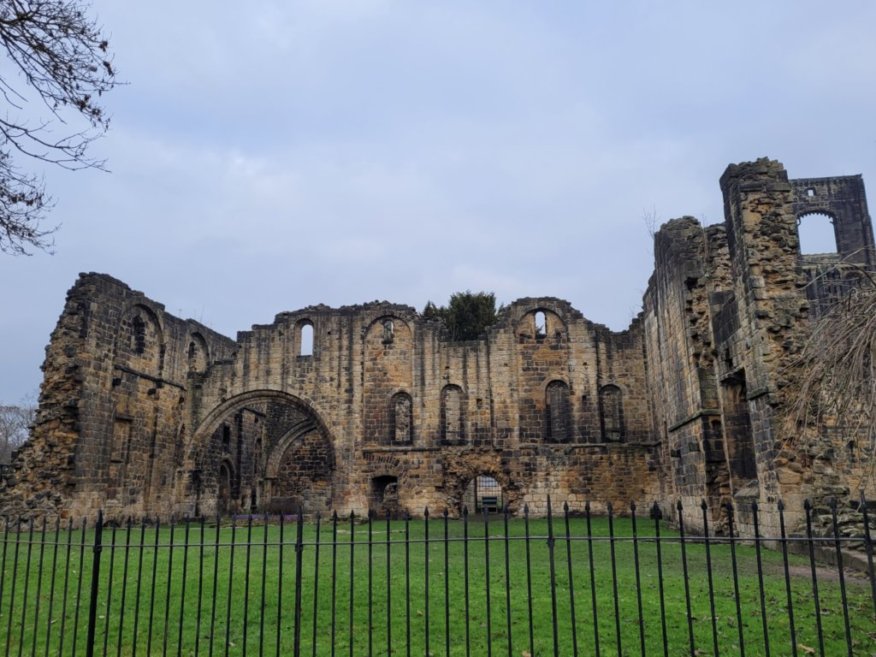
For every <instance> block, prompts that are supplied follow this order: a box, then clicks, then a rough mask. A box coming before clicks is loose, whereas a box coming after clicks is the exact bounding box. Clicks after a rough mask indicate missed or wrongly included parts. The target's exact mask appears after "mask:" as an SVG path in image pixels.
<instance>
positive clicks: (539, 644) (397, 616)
mask: <svg viewBox="0 0 876 657" xmlns="http://www.w3.org/2000/svg"><path fill="white" fill-rule="evenodd" d="M569 523H570V534H571V536H572V537H573V539H572V540H571V541H568V540H566V528H565V525H564V522H563V519H562V518H560V519H555V520H554V532H555V535H556V541H555V543H554V545H553V570H554V581H555V586H554V587H552V586H551V563H552V562H551V550H550V548H549V545H548V541H547V540H546V539H545V538H544V537H545V536H546V534H547V531H548V530H547V522H546V521H545V520H543V519H539V520H532V521H531V522H530V526H529V531H530V534H531V535H532V536H533V538H532V540H530V541H529V543H528V544H527V542H526V541H524V540H522V539H523V537H524V535H525V526H524V522H523V520H520V519H513V520H511V521H510V522H509V526H508V536H509V539H508V541H507V555H508V557H507V561H506V541H505V529H504V527H503V523H502V519H501V518H495V517H493V518H492V519H491V520H490V524H489V528H488V530H487V531H488V535H489V536H490V540H489V541H488V542H486V541H484V540H483V538H484V536H485V527H484V523H483V520H482V518H480V517H478V518H477V519H472V520H470V522H469V527H468V533H469V537H470V539H472V540H470V541H469V542H467V543H466V542H464V541H462V540H460V539H461V538H462V537H463V533H464V526H463V523H462V522H461V521H459V520H450V521H449V523H448V526H447V531H448V536H449V539H450V540H449V541H448V542H447V543H445V542H444V531H445V528H444V523H443V519H440V518H439V519H434V520H432V521H431V522H430V523H429V527H428V530H429V537H430V542H429V543H428V544H427V543H426V542H425V540H424V539H425V529H426V528H425V523H424V522H423V521H422V520H419V521H411V522H410V524H409V525H408V526H407V527H406V525H405V523H404V522H401V521H396V522H392V523H391V524H390V525H389V526H388V528H387V524H386V522H385V521H379V522H378V521H375V522H374V524H373V526H372V527H371V534H372V538H373V541H372V543H371V545H370V546H369V544H368V541H367V539H368V532H369V527H368V525H367V524H358V523H357V524H355V525H352V526H351V524H350V522H349V519H347V520H342V521H339V523H338V526H337V541H336V543H334V544H333V542H332V525H331V522H326V521H323V522H322V525H321V527H320V535H319V539H320V545H319V549H318V550H317V547H316V545H315V542H316V538H317V535H316V532H317V528H316V525H315V524H314V523H307V524H305V525H304V531H303V541H304V548H303V550H302V559H301V565H302V577H301V587H300V593H301V654H302V655H313V654H317V655H332V654H336V655H350V654H352V655H369V654H374V655H386V654H387V652H388V647H389V646H391V650H392V654H395V655H406V654H412V655H425V654H427V648H426V643H427V641H428V652H429V653H430V654H434V655H444V654H446V653H445V645H446V643H445V640H446V638H447V636H448V635H447V627H448V625H449V641H450V654H452V655H465V654H467V651H466V646H467V645H468V654H471V655H487V654H490V651H491V652H492V654H495V655H513V656H515V657H523V656H525V655H526V654H530V653H531V654H533V655H553V654H554V636H555V634H554V627H556V641H557V644H558V649H559V654H561V655H573V654H575V651H574V646H575V645H577V653H578V654H581V655H593V654H595V653H596V641H597V640H598V642H599V650H600V653H601V654H602V655H618V654H622V655H640V654H641V648H640V641H641V640H642V637H644V644H645V648H646V654H648V655H663V654H664V646H663V636H664V635H663V626H662V623H661V618H662V617H665V622H666V630H665V631H666V641H667V653H668V654H669V655H685V654H690V641H691V638H690V635H689V630H688V615H687V611H686V609H687V604H686V596H685V583H687V587H688V589H689V597H690V605H691V616H692V621H691V625H692V631H693V642H694V647H695V650H696V651H697V652H696V654H697V655H713V654H714V648H713V641H714V638H713V624H712V615H711V612H710V596H709V577H708V569H707V567H706V551H705V547H704V545H703V544H702V543H700V542H696V543H695V542H689V543H688V544H687V545H686V552H687V569H688V577H687V578H685V576H684V568H683V560H682V553H681V546H680V544H679V542H678V541H677V540H674V539H675V538H677V535H676V534H674V533H671V532H669V531H667V530H666V529H665V528H663V536H664V537H665V538H667V539H668V540H664V541H661V543H660V549H661V551H662V555H661V560H660V563H661V564H662V585H663V600H664V608H665V615H662V614H661V597H660V582H661V579H660V577H659V575H658V568H657V565H658V559H657V546H656V544H655V542H654V541H653V540H651V538H652V537H653V532H654V526H653V523H652V522H650V521H646V520H644V519H640V520H639V533H640V540H639V543H638V561H639V569H638V571H639V582H640V584H637V577H636V567H635V564H636V553H635V546H634V544H633V542H632V540H631V538H630V537H631V523H630V520H629V519H617V520H615V534H616V536H617V537H618V539H617V540H615V541H614V543H613V544H612V543H611V542H610V541H608V540H606V537H607V536H608V521H607V520H606V519H604V518H598V519H594V520H593V524H592V533H593V535H594V536H595V537H598V538H597V539H595V540H593V541H592V542H589V543H588V542H587V541H585V540H581V538H580V537H583V536H586V535H587V533H588V532H587V527H586V521H585V520H584V519H581V518H573V519H571V520H570V521H569ZM387 529H388V531H387ZM295 530H296V528H295V525H294V524H293V525H288V524H287V525H286V526H285V527H284V529H283V536H282V543H281V541H280V539H281V535H280V527H279V525H277V524H269V525H262V524H259V525H256V526H253V527H252V528H251V530H250V529H248V528H247V527H246V526H242V527H241V526H239V525H238V526H237V528H236V529H232V528H231V527H229V526H223V527H221V528H219V530H218V533H217V529H216V527H215V526H214V525H206V526H205V527H204V528H203V534H202V533H201V527H200V525H198V524H192V525H191V526H190V527H189V537H188V543H189V546H188V548H185V547H184V546H183V543H184V540H185V539H184V534H185V528H184V527H183V526H177V527H176V528H175V530H174V533H173V543H174V547H173V548H172V549H171V548H169V547H168V546H169V544H170V541H171V533H170V530H169V529H168V528H163V527H162V528H161V529H160V531H158V532H156V531H155V530H154V529H153V528H151V527H149V528H145V529H142V528H141V527H139V526H137V527H134V528H132V529H131V530H130V533H128V532H127V531H126V530H125V529H124V528H120V529H117V530H115V531H113V530H112V529H105V530H104V533H103V541H104V550H103V551H102V553H101V555H100V577H99V580H98V583H99V586H98V599H97V606H96V615H97V622H96V637H95V648H96V649H95V654H96V655H104V654H107V655H117V654H121V655H134V654H136V655H144V656H145V655H165V654H166V655H192V654H195V653H196V651H197V653H198V654H203V655H217V656H220V655H243V654H248V655H277V654H282V655H291V654H293V652H292V650H293V639H294V625H295V621H294V608H295V594H296V585H295V583H296V578H295V569H296V559H295V549H294V548H295V546H294V542H295ZM406 532H407V533H408V535H409V537H410V542H409V543H408V544H407V545H406V544H405V542H404V541H405V536H406ZM575 537H577V538H575ZM45 539H46V540H45V542H43V541H42V538H41V534H40V533H39V531H37V532H36V534H35V536H34V541H33V543H30V542H29V541H28V534H27V533H22V534H14V533H9V534H8V536H7V538H6V540H5V542H4V543H2V544H0V558H2V555H3V554H5V558H3V561H2V562H0V563H2V565H3V570H2V571H0V572H2V591H0V654H6V655H16V656H18V655H46V654H52V655H54V654H63V655H65V656H66V655H85V643H86V640H87V621H88V612H89V594H90V589H91V572H92V559H93V550H92V547H91V545H92V542H93V539H94V534H93V532H92V531H91V530H87V531H86V532H85V533H84V534H83V533H82V532H80V531H78V530H74V531H73V533H72V534H68V533H67V532H64V531H62V532H61V533H60V534H59V535H58V536H57V539H58V540H57V541H56V540H55V539H56V536H55V534H53V533H51V532H49V533H47V534H46V535H45ZM387 539H389V541H390V546H389V548H387V544H386V541H387ZM68 541H69V544H70V547H69V567H68V565H67V564H68ZM113 541H114V542H115V547H114V548H112V547H111V545H112V543H113ZM156 541H157V545H158V547H157V548H156V547H155V546H156ZM217 542H218V544H219V547H218V548H217V547H216V544H217ZM141 543H142V545H143V547H142V548H141ZM56 544H57V549H56ZM126 544H127V545H128V547H127V548H126ZM83 545H84V549H83ZM527 545H528V549H529V563H530V564H531V566H530V568H529V570H527ZM486 547H488V548H489V558H487V554H486V552H487V550H486ZM612 548H613V550H614V558H612ZM591 549H592V558H591V554H590V550H591ZM445 550H446V552H445ZM427 551H428V555H427ZM736 553H737V571H738V586H739V597H740V604H739V606H740V611H739V616H740V617H741V621H742V622H741V632H742V639H743V641H744V644H745V654H746V655H765V654H766V650H765V646H764V626H763V620H762V618H763V614H765V615H766V621H767V635H768V637H769V642H770V646H769V647H770V652H771V654H772V655H791V654H792V651H791V638H790V627H789V613H788V606H789V605H788V595H787V591H786V586H785V579H784V564H783V560H782V554H781V553H780V552H774V551H769V550H763V551H762V569H763V572H764V592H763V600H764V602H763V607H762V606H761V602H760V601H761V595H760V587H759V584H758V577H757V558H756V551H755V549H754V547H752V546H750V545H738V546H737V549H736ZM466 554H467V561H466ZM16 555H17V556H16ZM710 556H711V562H712V569H711V572H712V585H713V590H714V605H715V620H714V631H715V632H716V636H717V642H718V645H719V650H720V653H721V654H723V655H738V654H740V648H739V640H740V626H739V623H738V620H737V618H738V617H737V606H736V597H735V592H734V578H733V568H732V561H731V551H730V547H729V545H727V544H713V545H712V546H711V555H710ZM317 557H318V563H317ZM16 559H17V576H16V577H13V573H14V572H16V570H15V568H14V567H15V564H16ZM445 559H446V562H447V564H448V567H447V568H446V569H445ZM40 562H42V577H41V578H40V577H39V572H40V568H39V565H40ZM570 562H571V564H572V575H571V576H570V573H569V563H570ZM789 562H790V568H791V578H790V582H791V603H792V605H793V612H794V620H795V626H796V643H797V653H798V654H799V655H807V654H816V655H817V654H819V640H818V635H817V631H818V624H817V622H816V619H817V618H820V621H821V626H822V635H823V642H824V654H825V655H828V656H831V657H832V656H834V655H845V654H846V653H847V651H846V639H845V624H844V619H845V616H844V613H843V607H842V601H841V596H840V587H839V581H838V577H837V574H836V570H835V569H830V568H829V567H824V568H822V569H820V570H819V580H818V587H819V603H820V612H821V613H820V616H819V617H816V613H815V598H814V596H813V592H812V581H811V573H810V570H809V563H808V560H806V559H803V558H800V557H796V556H791V557H789ZM466 563H467V568H466ZM369 564H370V566H369ZM506 564H507V565H506ZM427 565H428V577H427ZM591 566H592V573H593V575H592V577H591ZM506 568H507V571H508V572H509V573H510V576H507V577H506ZM487 570H489V574H488V573H487ZM527 572H529V576H528V575H527ZM466 573H467V574H468V584H467V586H468V605H466V595H465V592H466ZM613 573H615V574H616V575H615V576H613ZM333 574H334V576H333ZM26 575H29V576H27V577H26ZM168 584H169V588H168ZM530 586H531V597H530V595H529V594H528V588H529V587H530ZM369 587H370V588H369ZM427 587H428V590H427ZM445 587H447V589H445ZM488 587H489V595H488V594H487V589H488ZM846 588H847V596H848V609H849V619H850V623H851V634H852V640H853V644H852V645H853V649H854V651H855V654H861V655H871V654H873V653H874V651H876V623H874V616H873V614H874V610H873V606H872V602H871V600H870V595H869V584H868V582H867V581H866V580H865V579H863V578H862V577H849V578H847V579H846ZM445 590H446V591H447V593H445ZM509 590H510V607H509V605H508V604H507V600H508V591H509ZM615 590H616V591H617V595H615ZM637 592H640V593H641V604H642V618H643V621H644V623H643V634H640V624H639V608H638V600H639V596H638V595H637ZM369 599H370V600H371V604H370V605H369ZM594 599H595V605H594V602H593V600H594ZM446 601H447V602H446ZM530 601H531V610H532V611H531V614H532V641H533V644H534V645H533V647H531V646H530V623H529V615H530ZM573 605H574V614H575V623H574V624H573V622H572V608H573ZM488 606H489V613H488ZM77 610H78V611H77ZM10 612H11V613H10ZM448 617H449V623H448ZM278 619H279V620H278ZM554 619H556V622H554ZM594 619H595V621H594ZM509 621H510V635H509V632H508V625H509ZM618 637H620V645H618ZM509 640H510V643H509ZM278 641H279V643H278ZM62 642H63V643H62ZM351 644H352V645H351ZM533 648H534V651H533ZM813 650H814V652H811V651H813ZM4 651H5V652H4Z"/></svg>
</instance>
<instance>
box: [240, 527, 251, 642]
mask: <svg viewBox="0 0 876 657" xmlns="http://www.w3.org/2000/svg"><path fill="white" fill-rule="evenodd" d="M251 552H252V514H251V513H250V514H249V515H248V516H247V519H246V550H245V551H244V557H243V563H244V566H243V628H242V631H241V634H242V636H243V639H242V640H241V644H242V645H241V650H242V651H243V654H244V655H246V649H247V640H248V639H249V632H248V630H249V572H250V558H251Z"/></svg>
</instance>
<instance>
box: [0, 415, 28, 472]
mask: <svg viewBox="0 0 876 657" xmlns="http://www.w3.org/2000/svg"><path fill="white" fill-rule="evenodd" d="M35 415H36V407H35V406H31V405H22V406H0V464H5V463H9V461H10V458H11V456H12V452H13V451H14V450H16V449H18V448H19V447H21V446H22V445H23V444H24V442H25V441H26V440H27V437H28V434H29V432H30V425H31V424H33V421H34V417H35Z"/></svg>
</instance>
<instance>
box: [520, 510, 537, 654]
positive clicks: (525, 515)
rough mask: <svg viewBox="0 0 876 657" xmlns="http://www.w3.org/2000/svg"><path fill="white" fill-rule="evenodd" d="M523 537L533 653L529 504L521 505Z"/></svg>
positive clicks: (530, 643)
mask: <svg viewBox="0 0 876 657" xmlns="http://www.w3.org/2000/svg"><path fill="white" fill-rule="evenodd" d="M523 538H524V544H525V546H526V611H527V616H528V620H529V654H530V655H535V630H534V628H533V623H532V555H531V554H530V549H529V545H530V543H529V505H528V504H524V505H523Z"/></svg>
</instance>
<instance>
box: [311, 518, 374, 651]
mask: <svg viewBox="0 0 876 657" xmlns="http://www.w3.org/2000/svg"><path fill="white" fill-rule="evenodd" d="M373 530H374V513H373V512H372V511H371V509H368V657H373V655H374V558H373V557H374V531H373ZM314 586H316V583H315V582H314Z"/></svg>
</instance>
